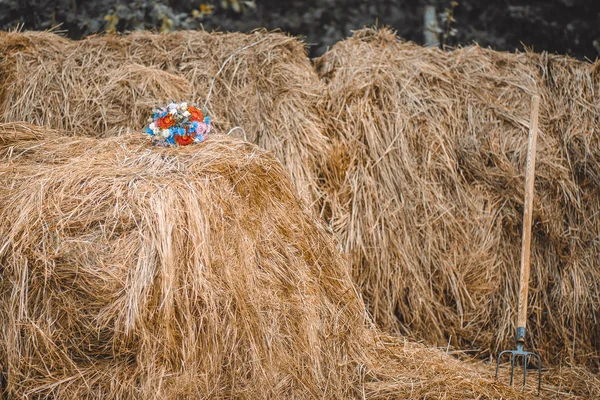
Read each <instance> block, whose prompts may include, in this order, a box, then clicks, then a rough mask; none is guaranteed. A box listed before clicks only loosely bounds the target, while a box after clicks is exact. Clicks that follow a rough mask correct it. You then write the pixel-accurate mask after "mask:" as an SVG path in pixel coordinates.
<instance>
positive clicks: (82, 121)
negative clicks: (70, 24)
mask: <svg viewBox="0 0 600 400" xmlns="http://www.w3.org/2000/svg"><path fill="white" fill-rule="evenodd" d="M0 71H1V73H0V120H4V121H5V122H18V121H27V122H31V123H36V124H39V125H44V126H47V127H50V128H54V129H65V130H67V131H69V132H74V133H75V134H78V135H87V136H94V137H108V136H115V135H120V134H122V133H125V132H127V131H130V130H133V131H141V129H142V128H143V127H144V125H145V124H146V123H147V122H146V119H147V118H148V116H150V114H151V112H152V109H153V108H154V107H157V106H160V105H164V104H166V103H167V102H169V101H190V102H191V101H195V102H197V103H198V104H199V105H200V106H204V105H206V107H207V108H208V110H209V114H210V115H211V118H212V123H213V125H214V126H215V127H216V128H217V129H218V130H219V131H221V132H229V131H230V130H231V129H232V128H234V127H236V126H240V127H241V128H243V130H244V131H245V136H246V138H247V140H249V141H251V142H253V143H256V144H258V145H259V146H261V147H263V148H266V149H268V150H271V151H273V152H274V153H275V155H276V156H277V157H278V158H279V159H280V160H281V161H282V162H283V164H284V165H285V166H286V168H287V169H288V171H289V173H290V174H291V176H292V178H293V181H294V182H295V184H296V186H297V187H298V188H299V189H300V190H301V191H302V192H303V194H305V197H306V198H307V199H309V200H315V199H316V198H317V197H318V194H317V193H316V192H315V184H314V182H315V180H316V179H317V174H318V172H317V170H316V168H317V167H316V165H317V164H320V163H321V162H322V160H320V157H321V155H322V154H325V151H324V149H326V147H327V141H326V138H325V137H324V136H323V135H322V122H321V120H320V119H319V117H318V115H317V112H316V102H317V100H318V98H319V96H320V94H321V92H322V84H321V83H320V81H319V79H318V77H317V74H316V73H315V71H314V69H313V68H312V66H311V64H310V61H309V60H308V58H307V57H306V52H305V49H304V46H303V44H302V43H301V42H300V41H299V40H297V39H296V38H292V37H289V36H286V35H283V34H280V33H268V32H264V31H259V32H255V33H253V34H241V33H228V34H222V33H208V32H203V31H184V32H174V33H168V34H152V33H149V32H135V33H131V34H129V35H124V36H117V35H106V36H95V37H90V38H87V39H85V40H81V41H71V40H67V39H64V38H61V37H60V36H57V35H55V34H52V33H41V32H26V33H1V34H0ZM209 93H210V94H211V95H210V98H208V94H209ZM207 98H208V102H207V101H206V100H207ZM234 133H235V134H236V135H238V136H240V137H241V136H243V134H242V133H241V131H239V130H236V131H235V132H234Z"/></svg>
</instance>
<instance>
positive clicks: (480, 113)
mask: <svg viewBox="0 0 600 400" xmlns="http://www.w3.org/2000/svg"><path fill="white" fill-rule="evenodd" d="M317 68H318V70H319V73H320V76H321V77H322V79H323V80H324V81H325V82H326V83H327V88H328V91H327V94H326V97H325V99H323V102H322V112H323V115H325V116H328V118H327V122H328V126H327V132H328V135H329V136H330V137H331V139H332V141H333V144H332V146H333V150H332V153H331V156H330V157H329V162H328V164H327V168H325V171H326V173H327V176H326V178H325V179H324V182H325V185H326V187H325V189H324V190H325V191H326V192H327V203H326V204H325V207H324V208H325V213H326V218H328V219H329V221H330V222H331V225H332V226H333V228H334V230H335V231H336V233H337V234H338V236H339V237H340V240H341V241H342V245H343V247H344V250H345V251H346V252H347V253H348V254H349V257H350V258H351V261H352V268H353V277H354V279H355V281H356V282H357V284H358V285H359V286H360V288H361V289H362V292H363V294H364V297H365V301H366V302H367V304H368V309H369V310H370V312H371V313H372V315H373V316H374V319H375V321H376V322H377V323H378V324H379V325H380V326H381V327H383V328H384V329H385V330H387V331H390V332H395V333H402V334H407V335H411V336H412V337H417V338H423V339H425V340H426V341H427V342H428V343H430V344H434V345H435V344H437V345H446V344H450V345H452V346H455V347H457V348H460V349H473V350H476V351H478V352H479V354H480V355H482V356H487V355H496V354H497V353H498V351H499V350H504V349H511V348H514V334H515V329H516V327H515V321H516V307H517V297H516V294H517V290H518V279H519V258H520V252H521V250H520V246H521V225H522V213H523V197H524V186H525V185H524V169H525V161H526V152H527V135H528V129H529V115H530V104H531V97H532V95H533V94H539V95H540V96H541V109H540V134H539V138H538V151H537V167H536V169H537V170H536V181H535V199H534V205H533V213H534V226H533V235H534V237H533V243H532V267H531V268H532V274H531V283H530V298H529V322H528V327H527V329H528V341H527V345H526V347H527V348H528V349H532V350H535V351H537V352H539V353H540V355H541V357H542V359H543V360H544V362H545V363H546V365H548V363H550V364H552V363H581V364H583V365H587V366H590V367H593V368H594V369H596V370H597V368H598V366H599V365H600V352H599V349H600V330H599V328H598V327H599V326H600V324H599V323H598V320H599V319H600V257H598V248H599V245H600V242H599V241H598V232H600V214H599V213H598V210H600V191H599V190H598V188H599V187H600V136H599V132H600V119H599V117H598V116H599V115H600V96H599V93H600V77H599V71H600V63H598V62H597V63H595V64H591V63H583V62H578V61H575V60H573V59H570V58H567V57H563V56H558V55H548V54H532V53H525V54H510V53H502V52H495V51H491V50H485V49H482V48H480V47H477V46H473V47H468V48H464V49H458V50H454V51H441V50H438V49H424V48H422V47H420V46H417V45H415V44H412V43H407V42H403V41H400V40H399V39H398V38H397V37H395V35H394V33H393V32H391V31H390V30H387V29H382V30H372V29H364V30H361V31H357V32H355V34H354V36H353V37H352V38H350V39H347V40H344V41H342V42H340V43H338V44H336V45H335V46H334V47H333V49H332V50H331V51H329V52H328V53H326V54H325V55H324V56H323V57H322V58H320V59H319V60H317Z"/></svg>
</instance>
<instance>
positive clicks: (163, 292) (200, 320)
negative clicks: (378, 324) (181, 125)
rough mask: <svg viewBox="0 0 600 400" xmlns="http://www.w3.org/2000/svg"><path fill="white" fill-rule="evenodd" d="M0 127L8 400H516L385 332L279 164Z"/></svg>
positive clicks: (129, 140) (225, 153)
mask: <svg viewBox="0 0 600 400" xmlns="http://www.w3.org/2000/svg"><path fill="white" fill-rule="evenodd" d="M59 135H60V133H59V132H57V131H51V130H47V129H45V128H41V127H35V126H31V125H27V124H23V123H10V124H0V238H1V239H0V266H1V272H2V275H1V279H0V318H1V319H2V321H3V326H2V329H1V330H0V344H1V346H0V362H1V363H2V366H3V372H2V375H3V377H4V379H5V381H6V384H7V385H6V395H7V396H8V397H9V398H24V397H28V398H61V399H64V398H72V399H79V398H89V399H92V398H97V399H141V398H146V399H149V398H153V399H173V398H179V399H197V398H247V399H257V398H270V399H284V398H285V399H292V398H302V399H305V398H340V399H342V398H389V399H397V398H425V397H427V398H432V399H447V398H457V397H456V396H459V397H460V398H463V399H482V398H488V399H492V398H493V399H498V398H504V399H521V398H522V399H526V398H530V397H528V394H526V393H525V394H524V393H520V392H517V391H513V390H511V389H510V388H508V387H507V386H505V385H503V384H501V383H495V382H493V381H492V380H490V379H488V377H487V376H486V375H485V374H481V373H479V372H477V371H475V370H473V369H472V368H470V367H469V366H467V365H466V364H464V363H462V362H460V361H458V360H455V359H452V358H451V357H449V356H447V355H445V354H444V353H443V352H440V351H437V350H433V349H425V348H424V347H423V346H421V345H418V344H411V343H408V342H405V341H403V340H399V339H392V338H387V337H385V336H383V335H380V334H378V333H377V331H376V330H375V329H374V328H373V327H372V324H370V323H369V320H368V318H367V316H366V312H365V309H364V305H363V303H362V302H361V300H360V297H359V296H358V294H357V292H356V290H355V288H354V286H353V284H352V282H351V279H350V275H349V269H348V266H347V264H346V262H345V260H344V258H343V257H340V254H339V253H338V251H337V249H336V246H335V245H334V243H333V241H332V238H331V236H330V235H329V234H327V233H326V232H325V231H324V230H323V228H322V227H321V225H320V223H318V222H317V221H316V220H315V219H314V217H312V216H311V214H310V213H308V212H307V211H306V210H305V208H304V207H305V206H304V205H303V202H302V201H300V199H299V197H298V196H297V194H296V192H295V190H294V189H293V187H292V185H291V183H290V181H289V179H288V177H287V174H286V173H285V172H284V171H283V168H282V166H281V164H280V163H279V162H278V161H276V160H275V159H274V158H273V157H271V156H269V155H268V154H266V152H265V151H264V150H262V149H260V148H258V147H256V146H254V145H252V144H249V143H245V142H243V141H241V140H238V139H232V138H229V137H228V136H225V135H214V136H211V137H210V138H209V139H208V140H207V141H205V142H203V143H201V144H199V145H197V146H189V147H183V148H177V149H162V148H156V147H155V148H152V147H151V146H150V145H149V143H148V140H147V139H146V138H144V137H142V136H141V135H128V136H124V137H112V138H106V139H95V138H85V137H70V138H67V137H62V136H59Z"/></svg>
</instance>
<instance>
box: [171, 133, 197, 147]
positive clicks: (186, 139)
mask: <svg viewBox="0 0 600 400" xmlns="http://www.w3.org/2000/svg"><path fill="white" fill-rule="evenodd" d="M173 139H175V143H177V144H178V145H180V146H187V145H188V144H192V143H194V137H193V136H191V135H183V136H181V135H175V136H173Z"/></svg>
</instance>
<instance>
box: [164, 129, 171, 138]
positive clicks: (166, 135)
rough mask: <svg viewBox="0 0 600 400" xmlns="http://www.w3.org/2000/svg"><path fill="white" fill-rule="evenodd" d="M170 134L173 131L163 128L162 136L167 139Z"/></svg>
mask: <svg viewBox="0 0 600 400" xmlns="http://www.w3.org/2000/svg"><path fill="white" fill-rule="evenodd" d="M170 135H171V132H169V130H168V129H163V130H162V137H164V138H165V139H166V138H168V137H169V136H170Z"/></svg>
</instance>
